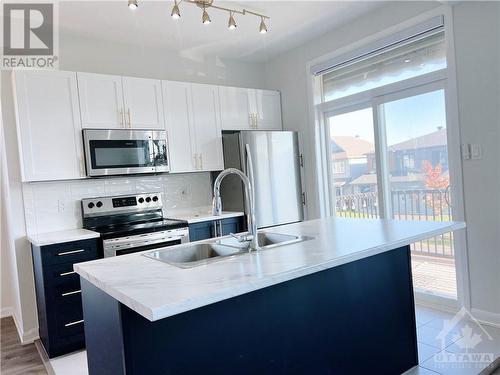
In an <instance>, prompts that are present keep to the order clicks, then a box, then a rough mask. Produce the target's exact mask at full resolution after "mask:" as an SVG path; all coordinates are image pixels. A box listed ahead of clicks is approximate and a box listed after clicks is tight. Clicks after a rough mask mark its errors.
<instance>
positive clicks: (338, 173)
mask: <svg viewBox="0 0 500 375" xmlns="http://www.w3.org/2000/svg"><path fill="white" fill-rule="evenodd" d="M331 148H332V174H333V180H334V184H335V189H336V193H337V196H338V195H345V194H353V193H356V192H359V191H355V190H354V186H353V185H351V182H352V181H353V180H355V179H357V178H358V177H360V176H362V175H364V174H366V173H367V163H368V157H367V155H368V154H369V153H370V152H371V151H372V150H373V149H374V145H373V143H371V142H368V141H366V140H364V139H361V138H359V137H350V136H338V137H332V143H331Z"/></svg>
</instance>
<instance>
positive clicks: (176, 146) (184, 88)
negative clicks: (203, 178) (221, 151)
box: [162, 81, 197, 173]
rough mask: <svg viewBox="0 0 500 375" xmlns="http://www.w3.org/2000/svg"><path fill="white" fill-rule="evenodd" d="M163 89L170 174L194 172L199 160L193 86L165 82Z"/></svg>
mask: <svg viewBox="0 0 500 375" xmlns="http://www.w3.org/2000/svg"><path fill="white" fill-rule="evenodd" d="M162 89H163V108H164V112H165V121H166V129H167V132H168V149H169V156H170V172H172V173H180V172H193V171H195V170H196V162H197V160H195V151H194V150H195V148H196V147H195V145H194V142H195V138H194V131H193V127H192V116H191V112H192V111H191V84H190V83H184V82H171V81H163V82H162Z"/></svg>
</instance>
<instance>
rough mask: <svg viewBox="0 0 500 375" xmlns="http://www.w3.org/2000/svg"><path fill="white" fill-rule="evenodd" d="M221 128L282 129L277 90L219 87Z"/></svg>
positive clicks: (279, 98) (279, 99)
mask: <svg viewBox="0 0 500 375" xmlns="http://www.w3.org/2000/svg"><path fill="white" fill-rule="evenodd" d="M219 97H220V108H221V127H222V130H282V128H283V126H282V122H281V97H280V93H279V92H278V91H272V90H254V89H245V88H239V87H219Z"/></svg>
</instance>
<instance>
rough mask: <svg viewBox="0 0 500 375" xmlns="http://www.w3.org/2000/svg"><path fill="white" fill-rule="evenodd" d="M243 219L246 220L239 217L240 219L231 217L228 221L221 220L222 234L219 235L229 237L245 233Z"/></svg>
mask: <svg viewBox="0 0 500 375" xmlns="http://www.w3.org/2000/svg"><path fill="white" fill-rule="evenodd" d="M243 219H244V217H243V216H239V217H231V218H228V219H223V220H220V222H219V227H220V229H219V231H220V232H222V233H219V235H221V236H228V235H229V234H231V233H233V234H236V233H241V232H244V229H243V227H244V225H243Z"/></svg>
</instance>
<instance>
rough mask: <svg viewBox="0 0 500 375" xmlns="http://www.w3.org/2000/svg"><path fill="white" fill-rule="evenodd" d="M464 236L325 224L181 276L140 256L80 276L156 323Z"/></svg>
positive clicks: (418, 225)
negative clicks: (423, 243)
mask: <svg viewBox="0 0 500 375" xmlns="http://www.w3.org/2000/svg"><path fill="white" fill-rule="evenodd" d="M462 228H465V224H464V223H456V222H423V221H421V222H419V221H396V220H368V219H366V220H365V219H355V220H354V219H335V218H325V219H319V220H311V221H305V222H302V223H295V224H289V225H284V226H280V227H275V228H270V229H267V230H265V232H271V233H284V234H294V235H304V236H312V237H315V239H313V240H309V241H305V242H300V243H295V244H290V245H286V246H281V247H276V248H273V249H267V250H262V251H259V252H253V253H245V254H242V255H237V256H234V257H229V258H226V259H224V260H221V261H218V262H213V263H210V264H208V265H203V266H199V267H194V268H189V269H182V268H177V267H175V266H172V265H169V264H166V263H163V262H160V261H157V260H154V259H150V258H146V257H144V256H142V255H141V254H140V253H135V254H130V255H123V256H119V257H114V258H106V259H102V260H96V261H91V262H86V263H78V264H76V265H75V266H74V269H75V271H76V272H78V273H79V274H80V276H81V277H83V278H85V279H87V280H88V281H89V282H90V283H92V284H93V285H95V286H96V287H98V288H100V289H102V290H103V291H105V292H106V293H108V294H109V295H110V296H112V297H113V298H115V299H117V300H118V301H120V302H121V303H123V304H124V305H126V306H128V307H129V308H131V309H132V310H134V311H136V312H137V313H139V314H141V315H142V316H144V317H145V318H147V319H149V320H150V321H155V320H159V319H162V318H166V317H169V316H172V315H175V314H179V313H182V312H185V311H189V310H192V309H195V308H198V307H202V306H206V305H208V304H211V303H215V302H218V301H222V300H225V299H228V298H231V297H235V296H238V295H241V294H245V293H249V292H252V291H254V290H257V289H261V288H265V287H268V286H271V285H274V284H278V283H281V282H285V281H288V280H291V279H295V278H298V277H301V276H305V275H308V274H312V273H315V272H319V271H322V270H325V269H328V268H331V267H336V266H339V265H342V264H345V263H349V262H353V261H356V260H359V259H362V258H366V257H369V256H372V255H375V254H379V253H382V252H385V251H388V250H391V249H395V248H398V247H401V246H405V245H409V244H411V243H413V242H417V241H419V240H422V239H426V238H431V237H434V236H436V235H439V234H443V233H446V232H449V231H453V230H458V229H462ZM203 242H209V241H203ZM178 246H185V245H178ZM188 246H189V244H188Z"/></svg>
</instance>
